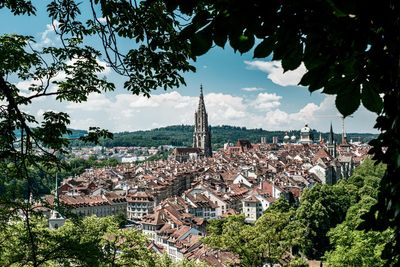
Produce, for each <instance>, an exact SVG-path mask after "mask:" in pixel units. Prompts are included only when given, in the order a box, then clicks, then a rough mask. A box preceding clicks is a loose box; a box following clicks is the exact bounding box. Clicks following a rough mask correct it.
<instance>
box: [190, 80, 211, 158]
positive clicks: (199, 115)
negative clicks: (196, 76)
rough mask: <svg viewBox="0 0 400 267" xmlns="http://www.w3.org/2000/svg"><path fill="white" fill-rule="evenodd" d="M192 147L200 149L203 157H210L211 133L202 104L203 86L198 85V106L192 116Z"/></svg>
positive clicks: (204, 107)
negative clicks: (193, 122)
mask: <svg viewBox="0 0 400 267" xmlns="http://www.w3.org/2000/svg"><path fill="white" fill-rule="evenodd" d="M194 120H195V124H194V133H193V147H197V148H201V149H202V150H203V153H204V155H205V156H207V157H209V156H211V155H212V151H211V132H210V127H209V126H208V115H207V111H206V106H205V104H204V96H203V85H200V96H199V106H198V109H197V111H196V112H195V114H194Z"/></svg>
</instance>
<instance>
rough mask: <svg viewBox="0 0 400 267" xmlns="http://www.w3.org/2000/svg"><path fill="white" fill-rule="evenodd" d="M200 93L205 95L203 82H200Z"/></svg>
mask: <svg viewBox="0 0 400 267" xmlns="http://www.w3.org/2000/svg"><path fill="white" fill-rule="evenodd" d="M200 95H203V84H200Z"/></svg>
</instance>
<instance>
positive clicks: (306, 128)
mask: <svg viewBox="0 0 400 267" xmlns="http://www.w3.org/2000/svg"><path fill="white" fill-rule="evenodd" d="M300 132H302V133H309V132H311V129H310V127H308V125H307V124H306V125H305V126H304V127H303V128H301V130H300Z"/></svg>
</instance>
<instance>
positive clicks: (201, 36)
mask: <svg viewBox="0 0 400 267" xmlns="http://www.w3.org/2000/svg"><path fill="white" fill-rule="evenodd" d="M190 44H191V50H192V54H193V55H194V56H201V55H203V54H205V53H207V51H208V50H210V48H211V46H212V36H211V32H210V31H209V29H208V27H207V28H205V29H203V30H201V31H199V32H198V33H196V34H195V35H194V36H193V37H192V38H191V39H190Z"/></svg>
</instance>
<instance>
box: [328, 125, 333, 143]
mask: <svg viewBox="0 0 400 267" xmlns="http://www.w3.org/2000/svg"><path fill="white" fill-rule="evenodd" d="M333 140H334V137H333V128H332V122H331V129H330V131H329V144H330V145H333Z"/></svg>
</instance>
